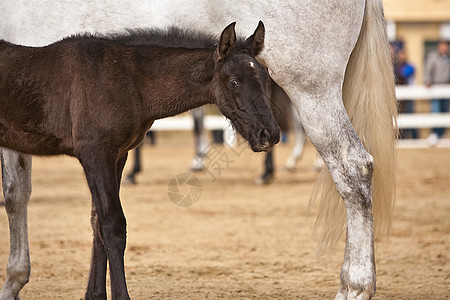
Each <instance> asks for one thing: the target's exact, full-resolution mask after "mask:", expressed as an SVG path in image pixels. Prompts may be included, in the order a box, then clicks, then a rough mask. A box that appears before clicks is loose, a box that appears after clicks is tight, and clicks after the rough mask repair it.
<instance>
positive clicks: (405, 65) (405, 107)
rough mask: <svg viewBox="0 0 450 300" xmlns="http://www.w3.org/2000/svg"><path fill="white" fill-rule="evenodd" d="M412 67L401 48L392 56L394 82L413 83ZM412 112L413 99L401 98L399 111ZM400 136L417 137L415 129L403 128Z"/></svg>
mask: <svg viewBox="0 0 450 300" xmlns="http://www.w3.org/2000/svg"><path fill="white" fill-rule="evenodd" d="M414 71H415V70H414V67H413V65H411V64H410V63H409V62H408V59H407V56H406V51H405V49H404V48H401V49H399V50H398V51H397V53H396V55H395V56H394V73H395V77H396V78H397V80H396V84H398V85H407V84H413V83H414ZM413 112H414V101H413V100H403V101H400V113H413ZM400 137H401V138H405V137H408V138H413V139H416V138H417V129H415V128H412V129H403V130H401V131H400Z"/></svg>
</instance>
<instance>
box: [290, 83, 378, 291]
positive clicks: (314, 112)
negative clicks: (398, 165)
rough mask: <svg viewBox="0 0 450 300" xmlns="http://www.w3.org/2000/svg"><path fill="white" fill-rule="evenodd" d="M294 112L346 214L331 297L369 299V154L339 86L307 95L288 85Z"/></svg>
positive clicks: (373, 278)
mask: <svg viewBox="0 0 450 300" xmlns="http://www.w3.org/2000/svg"><path fill="white" fill-rule="evenodd" d="M292 93H293V94H295V93H296V97H295V99H296V100H297V102H296V107H297V110H298V111H299V113H300V116H301V119H302V123H303V125H304V128H305V131H306V133H307V134H308V136H309V138H310V140H311V142H312V143H313V144H314V146H315V147H316V148H317V150H318V151H319V153H320V154H321V156H322V158H323V159H324V161H325V163H326V165H327V167H328V169H329V171H330V173H331V176H332V178H333V181H334V183H335V186H336V188H337V190H338V192H339V193H340V195H341V196H342V198H343V200H344V204H345V207H346V212H347V239H346V247H345V258H344V264H343V267H342V270H341V286H340V290H339V292H338V294H337V296H336V299H348V300H350V299H352V300H353V299H355V300H356V299H370V298H371V297H372V296H373V294H374V293H375V282H376V276H375V261H374V246H373V243H374V241H373V225H372V223H373V216H372V195H371V179H372V172H373V164H374V162H373V158H372V156H371V155H370V154H369V153H368V152H367V151H366V149H365V148H364V146H363V145H362V143H361V141H360V140H359V138H358V137H357V135H356V133H355V131H354V129H353V127H352V125H351V123H350V120H349V119H348V116H347V113H346V111H345V108H344V106H343V104H342V96H341V89H340V84H339V85H336V87H335V88H334V89H333V88H332V87H330V85H327V86H324V88H323V92H320V93H315V94H308V93H304V92H300V91H298V90H296V89H295V88H293V92H292Z"/></svg>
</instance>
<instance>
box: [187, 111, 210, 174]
mask: <svg viewBox="0 0 450 300" xmlns="http://www.w3.org/2000/svg"><path fill="white" fill-rule="evenodd" d="M191 112H192V117H193V118H194V135H195V157H194V159H193V160H192V163H191V167H190V169H191V171H193V172H197V171H202V170H204V169H205V161H204V160H205V157H206V155H207V150H208V144H207V142H208V141H207V138H206V133H205V127H204V124H203V120H204V118H205V108H204V107H197V108H194V109H192V110H191Z"/></svg>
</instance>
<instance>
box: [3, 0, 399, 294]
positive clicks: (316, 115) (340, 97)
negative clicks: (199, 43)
mask: <svg viewBox="0 0 450 300" xmlns="http://www.w3.org/2000/svg"><path fill="white" fill-rule="evenodd" d="M2 5H3V7H2V8H3V9H2V10H1V11H0V14H2V15H0V37H1V38H2V39H6V40H8V41H11V42H14V43H19V44H27V45H45V44H48V43H50V42H53V41H55V40H58V39H60V38H62V37H63V36H67V35H69V34H72V33H75V32H80V31H99V32H105V31H112V30H122V29H123V28H128V27H145V26H160V27H165V26H168V25H180V26H182V27H183V26H185V25H186V24H197V25H198V27H199V28H202V29H204V30H206V28H207V29H208V30H216V31H217V30H219V29H220V28H221V27H223V26H224V25H226V24H228V23H230V22H232V21H237V22H238V24H239V26H240V27H239V28H240V29H241V30H242V32H245V33H249V32H251V31H252V30H253V27H254V24H256V22H257V21H258V20H260V19H261V20H263V22H264V23H265V25H266V28H267V32H266V40H265V44H266V48H265V50H264V51H263V53H262V56H261V59H262V60H263V62H264V64H265V65H267V66H268V67H269V70H270V74H271V77H272V78H273V79H274V80H275V81H276V82H277V83H278V84H279V85H280V86H281V87H283V89H284V90H285V91H286V92H287V94H288V95H289V96H290V98H291V99H292V100H293V102H294V104H295V107H296V109H297V111H298V112H299V115H300V118H301V120H302V123H303V125H304V128H305V131H306V133H307V135H308V136H309V138H310V140H311V142H312V143H313V144H314V146H315V147H316V148H317V150H318V151H319V153H320V154H321V156H322V158H323V159H324V161H325V164H326V165H327V167H328V170H329V172H327V171H325V172H322V174H321V176H320V180H319V184H318V188H317V190H316V191H315V195H316V196H318V197H319V198H320V199H322V200H321V204H320V208H319V216H318V220H317V223H318V225H322V226H319V228H323V231H322V234H321V236H322V241H323V242H322V245H328V244H330V243H331V244H332V243H333V242H334V241H336V240H337V238H338V237H339V236H340V235H341V233H342V232H343V231H346V232H347V236H346V247H345V255H344V261H343V265H342V269H341V276H340V279H341V281H340V288H339V291H338V293H337V295H336V299H370V298H371V297H372V296H373V295H374V293H375V284H376V276H375V258H374V229H376V230H375V231H377V232H378V233H381V232H385V231H386V230H387V229H388V228H389V225H390V219H391V213H392V203H393V197H394V181H395V168H394V158H395V150H394V143H395V136H396V128H395V126H394V124H395V117H396V103H395V94H394V80H393V74H392V67H391V57H390V54H389V49H388V40H387V37H386V32H385V20H384V16H383V8H382V1H381V0H351V1H336V0H324V1H314V0H302V1H285V2H280V1H276V0H264V1H251V0H241V1H239V2H236V3H235V2H234V1H219V0H192V1H181V0H175V1H157V0H149V1H145V2H141V1H137V0H132V1H119V0H112V1H108V2H106V1H105V2H102V1H80V0H75V1H58V2H55V1H51V0H40V1H37V0H33V1H25V0H4V1H3V3H2ZM7 151H8V150H7ZM6 156H8V157H11V159H12V160H9V159H8V157H6ZM3 157H4V163H6V164H7V167H6V169H7V170H10V171H11V172H15V171H14V170H18V171H19V170H21V172H19V173H17V177H14V176H12V175H11V177H10V178H9V179H8V178H6V179H5V181H6V182H7V183H8V184H9V185H10V186H11V187H13V186H19V185H22V184H26V183H28V185H27V184H26V185H27V188H23V189H22V188H21V189H18V188H10V189H5V193H6V199H7V201H11V202H14V203H16V205H11V207H12V206H14V207H15V209H14V210H9V211H8V215H9V218H10V224H11V232H12V234H11V252H10V260H9V262H8V275H7V279H6V281H5V285H4V287H3V289H2V292H1V294H0V295H1V296H0V298H2V299H5V298H6V299H8V297H10V295H12V292H11V291H12V290H13V291H14V292H17V293H18V291H19V290H20V289H21V288H22V286H23V285H24V284H25V283H26V282H27V280H28V276H29V270H30V265H29V259H28V248H27V243H28V241H27V237H26V232H27V229H26V203H27V201H28V197H29V192H30V190H29V182H30V178H29V176H30V175H29V172H27V170H28V168H30V167H31V164H30V158H29V157H27V156H25V157H22V156H17V155H15V156H13V155H5V153H3ZM21 157H22V158H21ZM25 161H26V162H27V163H24V162H25ZM6 174H8V173H6ZM330 174H331V176H330ZM8 192H14V193H13V194H8ZM340 197H342V199H343V201H342V200H341V198H340ZM7 206H8V204H7ZM345 221H346V222H345ZM345 223H346V224H347V225H345ZM374 225H375V226H374ZM5 295H8V296H5Z"/></svg>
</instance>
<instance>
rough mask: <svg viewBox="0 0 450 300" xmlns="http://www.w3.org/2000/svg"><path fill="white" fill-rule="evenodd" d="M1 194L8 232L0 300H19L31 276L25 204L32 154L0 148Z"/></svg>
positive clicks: (28, 197) (28, 194)
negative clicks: (7, 254) (6, 262)
mask: <svg viewBox="0 0 450 300" xmlns="http://www.w3.org/2000/svg"><path fill="white" fill-rule="evenodd" d="M0 153H1V162H2V177H3V193H4V196H5V209H6V213H7V214H8V220H9V231H10V249H9V259H8V265H7V268H6V280H5V283H4V285H3V288H2V290H1V292H0V299H2V300H6V299H8V300H10V299H16V300H17V299H19V291H20V290H21V289H22V288H23V286H24V285H25V284H26V283H27V282H28V279H29V277H30V270H31V265H30V253H29V247H28V226H27V205H28V201H29V199H30V195H31V155H25V154H21V153H18V152H15V151H13V150H10V149H5V148H3V149H0Z"/></svg>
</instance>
